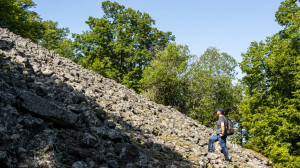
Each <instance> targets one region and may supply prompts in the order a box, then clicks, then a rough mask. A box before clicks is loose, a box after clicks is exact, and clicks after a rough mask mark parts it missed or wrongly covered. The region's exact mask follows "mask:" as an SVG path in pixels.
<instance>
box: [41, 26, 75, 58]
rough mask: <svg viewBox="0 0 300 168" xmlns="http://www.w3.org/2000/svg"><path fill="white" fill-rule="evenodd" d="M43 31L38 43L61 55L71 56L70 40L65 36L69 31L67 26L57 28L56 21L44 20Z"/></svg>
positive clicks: (72, 54) (72, 50)
mask: <svg viewBox="0 0 300 168" xmlns="http://www.w3.org/2000/svg"><path fill="white" fill-rule="evenodd" d="M43 26H44V27H45V31H44V34H43V37H42V39H41V40H40V41H39V44H40V45H41V46H43V47H45V48H47V49H48V50H53V51H55V52H56V53H57V54H59V55H60V56H62V57H67V58H72V57H73V56H74V48H73V47H72V41H71V40H70V39H68V38H67V36H68V35H69V33H70V31H69V29H68V28H58V23H57V22H53V21H44V22H43Z"/></svg>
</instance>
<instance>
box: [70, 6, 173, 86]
mask: <svg viewBox="0 0 300 168" xmlns="http://www.w3.org/2000/svg"><path fill="white" fill-rule="evenodd" d="M102 9H103V11H104V13H105V14H104V16H103V17H102V18H93V17H90V18H89V20H88V21H87V22H86V23H87V24H88V25H89V27H90V30H89V31H86V32H84V33H83V34H80V35H79V34H77V35H75V36H74V37H75V47H76V50H77V58H76V59H77V61H78V63H79V64H81V65H83V66H84V67H85V68H88V69H91V70H94V71H95V72H97V73H99V74H101V75H103V76H105V77H109V78H112V79H114V80H116V81H117V82H120V83H122V84H125V85H126V86H128V87H131V88H133V89H135V90H136V91H138V90H139V88H140V86H139V80H140V79H141V78H142V71H143V69H144V68H145V67H146V66H147V65H149V63H150V61H151V60H152V59H153V58H154V55H155V51H156V50H163V49H164V48H165V47H166V45H167V44H168V43H169V41H171V40H174V37H173V36H172V35H171V33H170V32H167V33H165V32H162V31H159V30H157V29H156V28H154V27H153V25H154V24H155V21H154V20H153V19H152V18H151V17H150V16H149V15H148V14H146V13H141V12H140V11H135V10H133V9H131V8H127V9H126V8H125V7H124V6H123V5H119V4H118V3H116V2H110V1H104V2H103V3H102Z"/></svg>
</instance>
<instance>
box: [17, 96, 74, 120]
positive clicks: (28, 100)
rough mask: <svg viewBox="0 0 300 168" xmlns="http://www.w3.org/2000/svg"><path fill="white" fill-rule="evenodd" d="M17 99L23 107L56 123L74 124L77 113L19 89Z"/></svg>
mask: <svg viewBox="0 0 300 168" xmlns="http://www.w3.org/2000/svg"><path fill="white" fill-rule="evenodd" d="M18 99H19V100H20V106H21V107H23V108H24V109H26V110H28V111H29V112H32V113H34V114H38V115H40V116H42V117H45V118H47V119H50V120H52V121H54V122H56V123H58V124H65V123H66V124H68V125H74V124H75V122H76V121H77V117H78V116H77V115H76V114H75V113H72V112H70V111H68V110H66V109H65V108H62V107H60V106H57V105H56V104H54V103H52V102H49V101H47V100H45V99H43V98H42V97H39V96H36V95H34V94H32V93H31V92H28V91H19V95H18Z"/></svg>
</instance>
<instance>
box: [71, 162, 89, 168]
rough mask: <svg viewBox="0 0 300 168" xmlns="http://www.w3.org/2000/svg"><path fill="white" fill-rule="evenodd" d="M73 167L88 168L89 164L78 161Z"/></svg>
mask: <svg viewBox="0 0 300 168" xmlns="http://www.w3.org/2000/svg"><path fill="white" fill-rule="evenodd" d="M72 168H88V166H87V165H86V164H85V163H84V162H83V161H77V162H75V163H73V164H72Z"/></svg>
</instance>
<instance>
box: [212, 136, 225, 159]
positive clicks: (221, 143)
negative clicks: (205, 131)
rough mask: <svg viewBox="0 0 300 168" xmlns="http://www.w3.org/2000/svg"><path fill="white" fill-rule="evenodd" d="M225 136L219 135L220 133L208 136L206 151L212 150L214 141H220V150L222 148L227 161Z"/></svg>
mask: <svg viewBox="0 0 300 168" xmlns="http://www.w3.org/2000/svg"><path fill="white" fill-rule="evenodd" d="M226 138H227V135H224V136H222V137H220V135H214V136H212V137H211V138H209V141H208V152H212V150H213V147H214V145H213V144H214V142H216V141H219V143H220V145H221V147H222V150H223V154H224V157H225V160H227V161H229V158H228V150H227V146H226Z"/></svg>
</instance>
